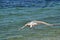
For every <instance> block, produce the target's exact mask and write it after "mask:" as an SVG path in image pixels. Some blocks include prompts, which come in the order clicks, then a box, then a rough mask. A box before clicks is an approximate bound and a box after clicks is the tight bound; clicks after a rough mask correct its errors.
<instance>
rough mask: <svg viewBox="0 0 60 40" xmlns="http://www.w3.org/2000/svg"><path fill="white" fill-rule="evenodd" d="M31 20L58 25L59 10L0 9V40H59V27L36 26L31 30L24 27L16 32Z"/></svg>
mask: <svg viewBox="0 0 60 40" xmlns="http://www.w3.org/2000/svg"><path fill="white" fill-rule="evenodd" d="M32 20H41V21H45V22H48V23H51V24H60V9H59V7H55V8H53V7H52V8H6V9H0V40H60V26H51V27H47V26H45V25H38V26H37V27H34V28H32V29H30V28H28V27H26V28H24V29H23V30H18V29H19V28H20V27H22V26H23V25H24V24H25V23H27V22H30V21H32Z"/></svg>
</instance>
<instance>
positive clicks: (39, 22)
mask: <svg viewBox="0 0 60 40" xmlns="http://www.w3.org/2000/svg"><path fill="white" fill-rule="evenodd" d="M35 22H36V23H37V24H45V25H47V26H52V25H53V24H49V23H47V22H43V21H35Z"/></svg>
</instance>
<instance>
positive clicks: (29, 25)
mask: <svg viewBox="0 0 60 40" xmlns="http://www.w3.org/2000/svg"><path fill="white" fill-rule="evenodd" d="M39 24H44V25H47V26H55V25H56V24H49V23H47V22H44V21H36V20H34V21H31V22H28V23H26V24H25V25H24V26H23V27H21V28H20V29H23V28H25V27H30V28H32V27H34V26H36V25H39Z"/></svg>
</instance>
